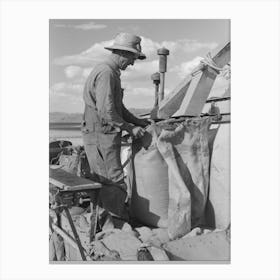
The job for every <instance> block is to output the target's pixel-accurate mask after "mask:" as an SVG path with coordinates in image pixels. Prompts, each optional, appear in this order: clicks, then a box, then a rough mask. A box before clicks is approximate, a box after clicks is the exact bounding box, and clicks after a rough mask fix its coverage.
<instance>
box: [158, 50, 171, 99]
mask: <svg viewBox="0 0 280 280" xmlns="http://www.w3.org/2000/svg"><path fill="white" fill-rule="evenodd" d="M157 54H158V55H159V73H160V89H159V103H160V102H161V101H162V100H163V99H164V82H165V72H166V71H167V56H168V55H169V50H168V49H166V48H161V49H158V51H157Z"/></svg>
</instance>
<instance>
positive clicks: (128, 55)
mask: <svg viewBox="0 0 280 280" xmlns="http://www.w3.org/2000/svg"><path fill="white" fill-rule="evenodd" d="M137 57H138V55H137V54H135V53H132V52H123V53H122V55H121V59H120V69H121V70H125V69H126V68H127V66H129V65H133V64H134V61H135V60H136V59H137Z"/></svg>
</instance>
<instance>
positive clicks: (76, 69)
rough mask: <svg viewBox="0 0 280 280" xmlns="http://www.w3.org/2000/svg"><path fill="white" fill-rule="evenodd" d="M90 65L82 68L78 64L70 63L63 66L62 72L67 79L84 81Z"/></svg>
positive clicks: (89, 70) (90, 68)
mask: <svg viewBox="0 0 280 280" xmlns="http://www.w3.org/2000/svg"><path fill="white" fill-rule="evenodd" d="M91 70H92V67H88V68H82V67H80V66H75V65H70V66H67V67H66V68H64V74H65V76H66V77H67V78H68V79H73V80H75V81H76V82H78V81H79V83H82V82H84V81H85V79H86V78H87V76H88V75H89V73H90V72H91Z"/></svg>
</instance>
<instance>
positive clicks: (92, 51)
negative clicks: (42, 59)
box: [53, 40, 113, 66]
mask: <svg viewBox="0 0 280 280" xmlns="http://www.w3.org/2000/svg"><path fill="white" fill-rule="evenodd" d="M112 44H113V40H110V41H103V42H100V43H96V44H94V45H92V46H91V47H90V48H89V49H87V50H85V51H83V52H81V53H79V54H75V55H68V56H62V57H58V58H55V59H54V61H53V63H54V64H56V65H64V66H66V65H78V66H94V64H96V63H97V62H98V61H101V60H103V59H104V58H105V57H106V56H108V54H109V52H108V50H106V49H104V47H105V46H110V45H112Z"/></svg>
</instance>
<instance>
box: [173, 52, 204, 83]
mask: <svg viewBox="0 0 280 280" xmlns="http://www.w3.org/2000/svg"><path fill="white" fill-rule="evenodd" d="M202 59H203V57H200V56H196V57H195V58H194V59H192V60H190V61H186V62H183V63H181V64H180V65H176V66H175V67H173V68H171V69H170V72H175V73H176V74H177V75H179V77H180V78H185V77H186V76H187V75H189V74H190V73H191V72H192V71H193V70H194V68H195V67H196V66H198V65H199V63H200V61H201V60H202Z"/></svg>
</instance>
